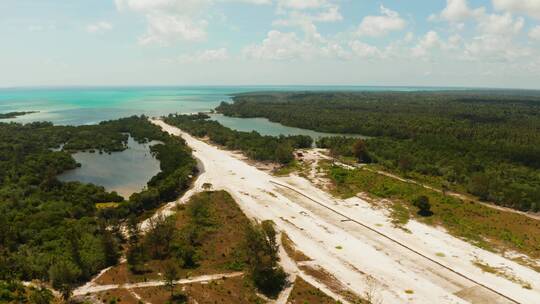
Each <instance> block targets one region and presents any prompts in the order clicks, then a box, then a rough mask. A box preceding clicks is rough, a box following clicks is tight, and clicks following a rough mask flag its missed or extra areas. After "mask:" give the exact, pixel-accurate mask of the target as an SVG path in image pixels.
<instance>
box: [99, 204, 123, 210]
mask: <svg viewBox="0 0 540 304" xmlns="http://www.w3.org/2000/svg"><path fill="white" fill-rule="evenodd" d="M118 206H120V203H97V204H96V209H98V210H101V209H113V208H117V207H118Z"/></svg>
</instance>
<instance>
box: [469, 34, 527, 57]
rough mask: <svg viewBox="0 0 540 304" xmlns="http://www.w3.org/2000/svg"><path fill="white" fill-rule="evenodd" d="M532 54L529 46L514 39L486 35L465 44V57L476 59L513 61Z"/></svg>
mask: <svg viewBox="0 0 540 304" xmlns="http://www.w3.org/2000/svg"><path fill="white" fill-rule="evenodd" d="M529 55H531V50H530V49H529V48H525V47H520V46H517V45H515V44H514V42H513V40H512V39H508V38H506V39H505V38H504V37H500V36H494V35H484V36H477V37H475V38H474V39H473V40H472V41H470V42H468V43H466V44H465V58H466V59H469V60H476V61H485V62H487V61H513V60H515V59H520V58H523V57H527V56H529Z"/></svg>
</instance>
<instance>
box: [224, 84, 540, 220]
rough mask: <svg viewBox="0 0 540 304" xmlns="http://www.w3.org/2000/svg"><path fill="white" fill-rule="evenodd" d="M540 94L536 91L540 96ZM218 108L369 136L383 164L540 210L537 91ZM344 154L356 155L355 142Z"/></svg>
mask: <svg viewBox="0 0 540 304" xmlns="http://www.w3.org/2000/svg"><path fill="white" fill-rule="evenodd" d="M535 94H536V95H535ZM217 110H218V111H219V112H221V113H223V114H225V115H229V116H238V117H266V118H268V119H270V120H271V121H274V122H279V123H283V124H285V125H289V126H294V127H300V128H306V129H312V130H317V131H324V132H334V133H344V134H362V135H366V136H370V137H371V138H369V139H368V140H366V147H365V148H366V149H367V150H366V151H369V156H370V157H371V158H372V159H373V160H375V161H377V162H378V163H380V164H382V165H384V166H386V167H387V168H389V169H391V170H394V169H395V170H396V171H397V170H400V171H402V172H403V173H404V174H409V173H416V174H421V175H423V176H426V177H434V178H437V179H441V180H442V181H445V182H447V183H448V184H449V185H450V186H452V187H454V188H456V189H465V190H467V191H469V192H471V193H473V194H475V195H478V196H479V197H481V198H482V199H485V200H490V201H493V202H496V203H498V204H501V205H504V206H509V207H512V208H516V209H520V210H539V209H540V97H539V96H538V94H537V93H531V92H525V93H518V92H515V91H494V92H489V93H488V92H482V91H479V92H429V93H428V92H416V93H404V92H403V93H396V92H383V93H367V92H363V93H332V92H325V93H260V94H243V95H238V96H236V97H235V98H234V103H232V104H228V103H222V104H221V105H220V106H219V107H218V108H217ZM342 142H343V143H344V144H346V146H344V147H342V148H338V147H337V146H336V143H337V140H333V141H330V140H326V142H323V144H326V145H327V146H330V145H333V150H334V151H336V152H338V153H345V152H347V153H351V145H352V144H353V143H351V142H350V141H345V140H343V141H342Z"/></svg>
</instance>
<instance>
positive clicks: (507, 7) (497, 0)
mask: <svg viewBox="0 0 540 304" xmlns="http://www.w3.org/2000/svg"><path fill="white" fill-rule="evenodd" d="M492 2H493V7H495V9H497V10H502V11H508V12H513V13H521V14H527V15H529V16H531V17H534V18H538V19H540V1H538V0H492Z"/></svg>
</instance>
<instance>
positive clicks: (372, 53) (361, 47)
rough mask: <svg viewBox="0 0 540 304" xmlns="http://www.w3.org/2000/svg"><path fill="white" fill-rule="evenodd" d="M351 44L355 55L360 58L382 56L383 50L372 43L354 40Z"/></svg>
mask: <svg viewBox="0 0 540 304" xmlns="http://www.w3.org/2000/svg"><path fill="white" fill-rule="evenodd" d="M349 46H350V48H351V50H352V52H353V54H354V55H356V56H358V57H360V58H378V57H382V53H381V51H380V50H379V49H378V48H377V47H375V46H373V45H370V44H367V43H364V42H361V41H352V42H351V43H349Z"/></svg>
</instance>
